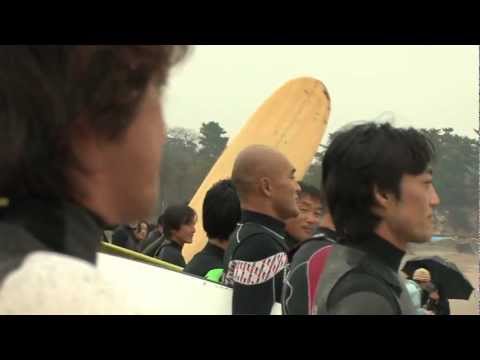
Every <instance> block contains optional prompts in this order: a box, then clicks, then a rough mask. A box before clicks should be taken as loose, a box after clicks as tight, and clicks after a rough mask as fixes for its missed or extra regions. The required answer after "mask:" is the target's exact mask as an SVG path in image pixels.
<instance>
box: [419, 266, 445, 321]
mask: <svg viewBox="0 0 480 360" xmlns="http://www.w3.org/2000/svg"><path fill="white" fill-rule="evenodd" d="M412 278H413V281H414V282H415V283H417V284H418V286H419V287H420V289H421V290H422V291H421V305H422V307H423V308H424V309H426V310H428V311H430V312H432V313H433V314H434V315H450V304H449V303H448V299H444V298H442V297H441V296H440V291H439V289H438V288H437V286H436V285H435V284H434V283H433V282H432V276H431V274H430V271H428V270H427V269H425V268H418V269H416V270H415V271H414V273H413V276H412Z"/></svg>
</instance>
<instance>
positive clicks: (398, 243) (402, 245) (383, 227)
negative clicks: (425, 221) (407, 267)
mask: <svg viewBox="0 0 480 360" xmlns="http://www.w3.org/2000/svg"><path fill="white" fill-rule="evenodd" d="M374 232H375V233H376V234H377V235H378V236H380V237H381V238H382V239H384V240H385V241H387V242H389V243H390V244H392V245H393V246H395V247H396V248H397V249H400V250H402V251H404V252H406V251H407V242H406V241H405V240H403V239H401V238H400V237H398V236H395V235H394V234H393V232H392V231H391V230H390V228H389V227H388V226H387V224H386V223H385V222H381V223H380V224H379V225H378V226H377V228H376V229H375V231H374Z"/></svg>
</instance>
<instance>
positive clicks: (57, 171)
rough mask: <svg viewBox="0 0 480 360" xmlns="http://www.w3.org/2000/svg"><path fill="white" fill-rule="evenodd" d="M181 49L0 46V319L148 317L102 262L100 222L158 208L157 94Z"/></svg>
mask: <svg viewBox="0 0 480 360" xmlns="http://www.w3.org/2000/svg"><path fill="white" fill-rule="evenodd" d="M186 49H187V47H185V46H175V45H159V46H101V45H99V46H44V45H41V46H0V78H1V79H2V81H1V82H0V103H1V106H0V128H1V129H2V130H1V132H0V133H1V135H0V136H1V138H2V140H1V141H0V197H1V198H3V201H1V202H0V203H1V209H0V238H1V239H2V246H1V248H0V269H1V270H0V284H1V287H0V313H2V314H55V313H56V314H104V313H135V312H137V311H141V309H140V308H139V307H138V304H136V305H135V306H134V307H132V305H131V304H129V302H128V300H126V299H125V298H124V297H123V293H122V295H119V291H118V289H114V288H113V287H112V286H110V285H109V284H108V283H107V282H105V281H104V280H103V277H102V276H101V274H100V273H99V272H98V270H97V269H96V267H95V263H96V254H97V250H98V248H99V242H100V239H101V233H102V231H103V227H104V225H105V224H128V223H131V222H135V221H137V220H138V219H142V218H146V217H148V216H149V215H150V213H151V211H152V210H153V209H154V208H155V201H156V199H157V198H158V189H159V179H160V176H159V173H160V172H159V170H160V165H161V157H162V143H163V142H164V139H165V123H164V119H163V110H162V90H163V88H164V86H165V84H166V81H167V79H168V74H169V70H170V68H171V67H172V66H173V65H174V64H175V63H177V62H178V61H180V60H181V59H182V58H183V57H184V55H185V51H186ZM139 139H142V141H139ZM159 139H160V141H159ZM125 164H129V167H130V168H129V169H128V171H125ZM138 189H141V191H140V192H138ZM53 284H54V285H55V286H53Z"/></svg>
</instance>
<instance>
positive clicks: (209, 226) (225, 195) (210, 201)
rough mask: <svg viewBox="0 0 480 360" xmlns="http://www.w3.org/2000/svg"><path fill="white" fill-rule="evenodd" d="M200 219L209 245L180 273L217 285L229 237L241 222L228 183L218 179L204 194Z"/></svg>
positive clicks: (238, 201) (235, 198)
mask: <svg viewBox="0 0 480 360" xmlns="http://www.w3.org/2000/svg"><path fill="white" fill-rule="evenodd" d="M202 220H203V228H204V230H205V232H206V234H207V236H208V242H207V244H206V246H205V248H204V249H203V250H202V251H200V252H199V253H198V254H196V255H195V256H194V257H193V258H192V260H191V261H190V262H189V263H188V265H187V266H186V267H185V269H184V270H183V271H184V272H186V273H190V274H193V275H197V276H201V277H206V278H207V279H209V280H212V281H215V282H219V281H220V279H221V276H222V274H223V259H224V256H225V250H226V249H227V247H228V241H229V240H228V238H229V236H230V234H231V233H232V232H233V230H234V229H235V227H236V226H237V223H238V222H239V221H240V200H239V199H238V195H237V191H236V190H235V186H234V185H233V183H232V181H231V180H221V181H219V182H217V183H216V184H215V185H213V186H212V187H211V188H210V189H209V190H208V191H207V194H206V195H205V200H204V201H203V206H202Z"/></svg>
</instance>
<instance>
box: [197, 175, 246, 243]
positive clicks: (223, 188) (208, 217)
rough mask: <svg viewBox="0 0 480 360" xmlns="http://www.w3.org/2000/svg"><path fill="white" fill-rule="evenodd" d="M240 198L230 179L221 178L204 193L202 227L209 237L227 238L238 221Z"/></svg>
mask: <svg viewBox="0 0 480 360" xmlns="http://www.w3.org/2000/svg"><path fill="white" fill-rule="evenodd" d="M240 214H241V210H240V200H239V198H238V194H237V191H236V189H235V186H234V185H233V182H232V181H231V180H221V181H219V182H217V183H216V184H215V185H213V186H212V187H211V188H210V189H209V190H208V192H207V194H206V195H205V200H204V201H203V208H202V215H203V216H202V218H203V228H204V229H205V232H206V233H207V236H208V237H209V238H215V239H220V240H227V239H228V237H229V236H230V234H231V233H232V232H233V230H234V229H235V226H236V225H237V223H238V222H239V221H240Z"/></svg>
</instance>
